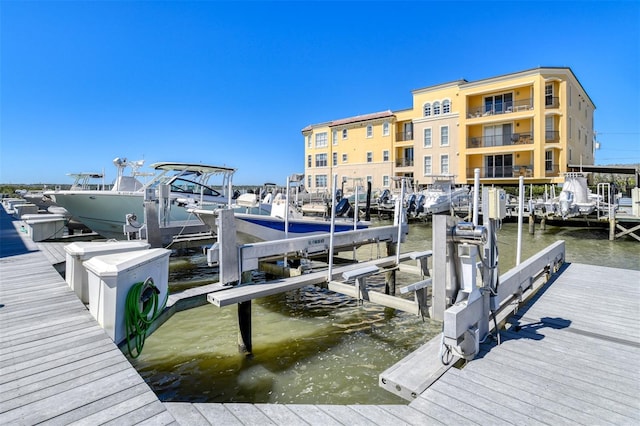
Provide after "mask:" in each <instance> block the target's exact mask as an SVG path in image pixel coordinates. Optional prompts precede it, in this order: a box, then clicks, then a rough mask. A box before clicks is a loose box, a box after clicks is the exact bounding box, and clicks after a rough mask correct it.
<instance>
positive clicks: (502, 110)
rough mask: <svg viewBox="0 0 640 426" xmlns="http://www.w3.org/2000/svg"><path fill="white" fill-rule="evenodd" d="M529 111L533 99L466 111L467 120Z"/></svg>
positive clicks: (484, 106) (472, 108)
mask: <svg viewBox="0 0 640 426" xmlns="http://www.w3.org/2000/svg"><path fill="white" fill-rule="evenodd" d="M531 109H533V99H519V100H517V101H508V102H503V103H500V104H493V105H490V106H489V105H483V106H480V107H470V108H469V109H468V110H467V118H476V117H488V116H491V115H499V114H509V113H512V112H519V111H528V110H531Z"/></svg>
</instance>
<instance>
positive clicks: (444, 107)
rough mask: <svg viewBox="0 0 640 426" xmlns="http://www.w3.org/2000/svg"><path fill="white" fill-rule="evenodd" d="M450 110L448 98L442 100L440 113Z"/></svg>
mask: <svg viewBox="0 0 640 426" xmlns="http://www.w3.org/2000/svg"><path fill="white" fill-rule="evenodd" d="M450 112H451V101H450V100H449V99H445V100H444V101H443V102H442V113H443V114H449V113H450Z"/></svg>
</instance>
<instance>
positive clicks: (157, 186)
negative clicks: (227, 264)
mask: <svg viewBox="0 0 640 426" xmlns="http://www.w3.org/2000/svg"><path fill="white" fill-rule="evenodd" d="M116 165H117V166H118V167H119V169H118V170H119V173H118V178H117V179H116V182H115V184H114V186H113V188H112V189H111V190H108V191H95V190H89V191H87V190H84V191H71V190H69V191H49V192H47V193H46V195H49V196H51V197H52V198H53V200H54V201H55V202H56V204H58V205H60V206H62V207H64V208H65V209H67V210H68V211H69V212H70V213H71V214H72V215H73V217H74V218H76V219H77V220H79V221H81V222H82V223H84V224H85V225H86V226H88V227H89V228H90V229H92V230H93V231H94V232H97V233H98V234H100V235H102V236H103V237H105V238H115V239H120V240H122V239H126V238H127V236H126V235H125V233H124V226H125V225H127V224H129V225H135V226H138V227H142V226H144V225H145V219H144V218H145V209H144V200H145V196H146V197H147V198H153V199H156V200H158V207H157V210H158V216H159V218H158V222H159V225H160V228H161V229H162V230H163V233H162V241H163V244H167V243H169V242H171V239H172V238H173V236H174V235H177V234H179V233H192V232H202V231H205V230H207V229H208V227H206V226H205V225H204V224H203V223H202V221H200V220H199V219H198V217H197V216H195V215H193V214H192V213H190V212H188V211H187V207H186V206H194V205H195V206H199V207H202V208H210V209H215V208H220V207H223V206H226V205H228V204H229V198H230V197H229V192H230V188H231V179H232V176H233V174H234V173H235V169H233V168H229V167H221V166H213V165H203V164H195V163H171V162H162V163H155V164H152V165H151V167H152V168H153V169H155V170H156V172H157V174H156V175H155V176H154V177H153V178H152V179H151V180H150V181H149V182H148V183H146V184H143V183H142V182H140V181H139V180H138V179H137V178H136V176H125V175H124V173H122V168H123V167H122V165H118V164H116ZM213 177H221V178H222V184H221V186H220V188H221V189H220V190H218V189H214V188H213V187H212V186H210V185H211V183H210V182H209V181H210V180H211V179H212V178H213Z"/></svg>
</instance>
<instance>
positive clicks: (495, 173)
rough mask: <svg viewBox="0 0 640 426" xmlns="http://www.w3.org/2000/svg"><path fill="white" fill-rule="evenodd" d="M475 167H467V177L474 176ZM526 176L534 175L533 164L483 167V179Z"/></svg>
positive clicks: (481, 173)
mask: <svg viewBox="0 0 640 426" xmlns="http://www.w3.org/2000/svg"><path fill="white" fill-rule="evenodd" d="M474 170H475V169H467V179H472V178H473V177H474ZM520 176H524V177H525V178H529V177H533V165H532V164H527V165H516V166H495V167H481V168H480V178H481V179H513V178H519V177H520Z"/></svg>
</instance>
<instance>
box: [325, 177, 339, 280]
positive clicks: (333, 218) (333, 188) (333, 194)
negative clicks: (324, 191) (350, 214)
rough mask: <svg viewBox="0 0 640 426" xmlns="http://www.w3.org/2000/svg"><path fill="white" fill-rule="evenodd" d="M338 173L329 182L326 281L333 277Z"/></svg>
mask: <svg viewBox="0 0 640 426" xmlns="http://www.w3.org/2000/svg"><path fill="white" fill-rule="evenodd" d="M337 180H338V175H337V174H334V175H333V182H332V183H331V230H330V233H329V272H328V273H329V275H328V276H327V281H331V278H332V277H333V233H334V231H335V228H336V181H337Z"/></svg>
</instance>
